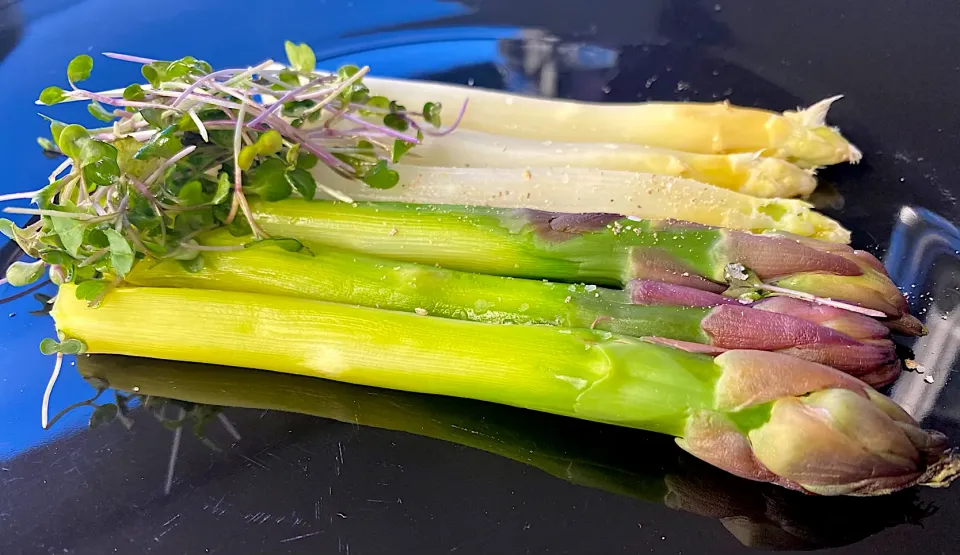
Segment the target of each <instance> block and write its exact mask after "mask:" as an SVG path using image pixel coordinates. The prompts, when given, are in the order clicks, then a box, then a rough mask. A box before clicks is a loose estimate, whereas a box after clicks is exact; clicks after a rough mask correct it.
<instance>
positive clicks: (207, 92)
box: [0, 42, 462, 428]
mask: <svg viewBox="0 0 960 555" xmlns="http://www.w3.org/2000/svg"><path fill="white" fill-rule="evenodd" d="M285 48H286V52H287V57H288V63H289V67H287V68H283V69H277V68H276V64H275V63H274V62H273V60H265V61H263V62H261V63H259V64H257V65H254V66H250V67H247V68H232V69H222V70H218V71H214V69H213V68H212V67H211V66H210V64H208V63H207V62H205V61H203V60H199V59H197V58H194V57H192V56H186V57H183V58H180V59H179V60H173V61H164V60H153V59H149V58H142V57H138V56H130V55H126V54H116V53H105V54H104V55H105V56H106V57H108V58H112V59H116V60H121V61H127V62H133V63H138V64H141V65H142V67H141V73H142V75H143V77H144V79H145V80H146V81H147V83H146V84H141V83H133V84H130V85H128V86H126V87H124V88H120V89H114V90H106V91H91V90H86V89H84V88H82V87H81V86H80V84H81V83H83V82H84V81H86V80H87V79H88V78H89V77H90V75H91V73H92V71H93V69H94V60H93V58H91V57H90V56H88V55H86V54H83V55H80V56H77V57H76V58H74V59H73V60H72V61H70V63H69V64H68V65H67V72H66V73H67V75H66V77H67V83H68V85H69V88H66V89H65V88H62V87H60V86H50V87H47V88H46V89H44V90H43V91H41V92H40V96H39V99H38V100H37V104H41V105H44V106H52V105H55V104H60V103H63V102H75V101H85V102H88V103H89V104H88V112H89V113H90V115H91V116H93V117H94V118H95V119H96V120H98V121H100V122H102V123H103V124H104V125H103V126H101V127H97V128H86V127H84V126H82V125H78V124H66V123H62V122H60V121H57V120H54V119H51V118H49V117H47V116H42V117H44V118H45V119H47V120H48V121H49V122H50V137H49V138H46V137H44V138H39V139H37V143H38V144H39V146H40V147H41V148H42V149H43V152H44V154H45V155H46V156H48V157H54V158H59V157H64V158H65V159H64V160H63V162H62V163H61V164H60V165H59V167H57V169H55V170H54V171H53V173H51V174H50V176H49V179H48V183H47V184H46V186H44V187H42V188H40V189H37V190H34V191H28V192H23V193H13V194H6V195H0V202H8V201H16V200H31V201H32V202H33V204H34V205H35V207H30V208H25V207H8V208H6V209H5V211H6V212H8V213H12V214H26V215H31V216H34V219H33V220H31V223H29V224H27V225H25V226H24V227H19V226H18V225H16V224H15V223H14V222H12V221H10V220H6V219H0V233H2V234H3V235H5V236H7V237H8V238H10V239H11V240H12V241H15V242H16V243H17V245H19V247H20V248H21V249H22V250H23V252H24V253H26V255H27V256H29V257H31V258H32V259H33V261H17V262H15V263H13V264H12V265H11V266H10V267H9V268H7V270H6V275H5V276H3V278H2V281H0V285H3V284H9V285H13V286H24V285H29V284H32V283H35V282H38V281H40V278H41V277H42V276H43V274H44V273H48V274H49V276H50V281H52V282H53V283H55V284H57V285H61V284H63V283H76V284H77V288H76V293H75V294H76V296H77V298H79V299H82V300H85V301H87V302H88V303H89V305H90V306H92V307H96V306H98V305H99V304H100V303H101V302H102V301H103V300H104V298H105V296H106V295H107V293H108V292H109V291H111V290H112V289H114V288H115V287H118V286H120V285H121V284H122V283H123V280H124V277H125V276H126V275H127V274H128V273H129V272H130V271H131V270H133V268H134V266H135V265H136V264H137V263H139V262H141V261H144V260H152V261H158V260H163V259H173V260H177V261H179V262H180V263H181V264H182V265H183V267H184V268H186V269H187V270H188V271H191V272H199V271H201V270H202V269H203V267H204V263H203V254H202V253H203V252H204V251H205V250H216V249H222V248H224V247H215V246H204V245H200V244H198V243H197V241H196V240H195V239H194V238H195V237H196V236H197V235H199V234H200V233H202V232H205V231H210V230H213V229H215V228H217V227H221V226H226V227H228V228H229V229H230V231H231V232H232V233H234V234H235V235H238V236H242V235H249V234H252V235H253V238H252V240H251V241H250V242H248V243H246V244H243V245H240V246H237V247H228V248H239V249H243V248H252V247H262V246H273V247H279V248H281V249H284V250H287V251H290V252H295V253H301V254H304V255H312V253H311V252H310V250H309V249H308V248H307V247H306V246H304V245H303V244H301V243H300V242H299V241H296V240H294V239H288V238H284V237H267V235H266V234H265V233H264V232H263V231H262V230H261V229H260V226H258V225H257V222H256V220H255V219H254V217H253V214H252V212H251V210H250V207H249V203H248V201H247V196H248V195H256V196H259V197H260V198H262V199H263V200H265V201H277V200H282V199H285V198H287V197H290V196H292V195H299V196H301V197H303V198H307V199H312V198H313V197H314V195H315V194H316V191H317V189H320V190H322V191H324V192H325V193H327V194H329V195H331V196H333V197H334V198H336V199H338V200H342V201H350V197H348V196H346V195H344V194H343V193H341V192H339V191H336V190H334V189H331V188H330V187H328V186H325V185H323V184H321V183H317V182H316V180H315V178H314V177H313V175H312V174H311V172H310V169H311V168H312V167H313V166H315V165H316V164H318V163H321V162H322V163H324V164H326V165H328V166H330V167H331V168H333V169H334V170H335V171H336V172H338V173H339V174H341V175H343V176H344V177H347V178H349V179H356V180H361V181H362V182H364V183H366V184H368V185H369V186H370V187H373V188H377V189H387V188H390V187H393V186H394V185H396V184H397V182H398V180H399V176H398V175H397V172H396V171H395V170H393V169H391V168H390V167H389V164H392V163H394V162H397V161H398V160H399V159H400V158H401V157H402V156H403V155H404V154H405V153H407V152H408V151H409V150H410V149H411V148H413V147H414V146H416V145H417V144H419V143H420V142H421V141H422V139H423V130H424V129H426V128H429V127H433V128H436V129H439V128H440V104H439V103H435V102H428V103H426V104H425V105H424V106H423V109H422V111H421V112H408V111H407V109H406V108H405V107H403V106H401V105H399V104H397V103H396V102H393V101H391V100H390V99H388V98H386V97H382V96H374V95H371V94H370V91H369V90H368V89H367V87H366V86H364V84H363V77H364V76H365V75H366V74H367V72H368V71H369V68H368V67H362V68H361V67H356V66H352V65H348V66H343V67H341V68H339V69H338V70H337V71H336V72H334V73H330V74H318V73H314V70H315V66H316V55H315V54H314V52H313V50H312V49H311V48H310V47H309V46H307V45H305V44H294V43H291V42H287V43H286V45H285ZM461 115H462V110H461ZM458 121H459V118H458ZM430 132H431V133H434V132H433V131H430ZM435 133H436V134H439V133H443V131H441V132H435ZM46 283H48V282H46V281H43V282H42V283H41V284H40V285H37V286H34V287H33V288H31V289H30V290H28V291H26V292H24V293H22V294H21V295H23V294H28V293H30V292H32V291H33V290H34V289H36V288H38V287H40V286H42V285H45V284H46ZM21 295H16V296H15V297H17V296H21ZM61 340H62V341H60V342H57V341H54V340H52V339H49V340H45V341H44V342H43V343H42V344H41V350H42V351H43V352H44V354H50V355H55V356H56V366H55V369H54V372H53V375H52V376H51V377H50V382H49V383H48V384H47V388H46V390H45V393H44V399H43V408H42V411H41V412H42V415H41V418H42V425H43V426H44V427H45V428H46V427H47V426H48V424H49V421H48V413H47V407H48V404H49V398H50V393H51V391H52V389H53V386H54V384H55V382H56V380H57V376H58V375H59V372H60V368H61V366H62V364H63V357H64V356H65V355H76V354H81V353H82V352H83V351H84V350H85V349H86V347H85V345H83V344H82V343H80V342H79V341H77V340H75V339H64V338H62V337H61ZM103 410H104V411H109V410H110V409H109V408H108V409H103ZM97 414H98V415H99V416H98V417H97V418H98V419H100V418H101V417H103V418H108V417H109V416H110V414H114V412H110V414H107V413H106V412H101V413H97ZM98 421H99V420H98Z"/></svg>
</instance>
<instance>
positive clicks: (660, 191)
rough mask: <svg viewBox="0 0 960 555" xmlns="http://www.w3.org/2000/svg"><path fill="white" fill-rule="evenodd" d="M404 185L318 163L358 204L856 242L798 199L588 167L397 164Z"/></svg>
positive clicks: (325, 179)
mask: <svg viewBox="0 0 960 555" xmlns="http://www.w3.org/2000/svg"><path fill="white" fill-rule="evenodd" d="M394 169H396V170H397V172H398V173H399V174H400V183H399V184H398V185H397V186H396V187H394V188H392V189H387V190H383V189H373V188H370V187H369V186H367V185H366V184H364V183H362V182H359V181H353V180H348V179H345V178H343V177H341V176H340V175H339V174H337V173H335V172H334V171H332V170H330V169H329V168H328V167H327V166H324V165H317V166H316V167H315V168H314V169H313V170H312V171H313V174H314V177H316V178H317V182H318V183H320V184H322V185H325V186H327V187H329V188H331V189H335V190H337V191H340V192H342V193H345V194H346V195H347V196H349V197H350V198H351V199H352V200H356V201H367V200H369V201H384V202H412V203H418V204H466V205H476V206H494V207H501V208H533V209H538V210H548V211H553V212H613V213H617V214H623V215H625V216H635V217H638V218H645V219H652V220H669V219H675V220H684V221H688V222H694V223H699V224H704V225H710V226H717V227H726V228H730V229H740V230H746V231H754V232H763V231H785V232H789V233H793V234H795V235H800V236H804V237H813V238H816V239H822V240H825V241H833V242H838V243H848V242H849V241H850V232H849V231H847V230H846V229H844V228H843V226H841V225H840V224H839V223H838V222H836V221H834V220H832V219H830V218H828V217H826V216H824V215H822V214H820V213H818V212H816V211H814V210H813V209H812V207H811V206H810V205H809V204H808V203H806V202H803V201H800V200H794V199H759V198H756V197H751V196H749V195H744V194H742V193H737V192H735V191H729V190H727V189H721V188H719V187H714V186H711V185H706V184H704V183H700V182H699V181H693V180H690V179H681V178H675V177H666V176H662V175H653V174H649V173H633V172H622V171H605V170H592V169H586V168H535V169H531V170H525V169H522V168H510V169H507V168H437V167H418V166H411V165H408V164H396V165H394Z"/></svg>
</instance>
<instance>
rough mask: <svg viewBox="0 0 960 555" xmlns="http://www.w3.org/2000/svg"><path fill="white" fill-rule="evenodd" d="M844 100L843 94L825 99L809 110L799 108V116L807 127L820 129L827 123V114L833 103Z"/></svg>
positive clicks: (811, 106)
mask: <svg viewBox="0 0 960 555" xmlns="http://www.w3.org/2000/svg"><path fill="white" fill-rule="evenodd" d="M841 98H843V95H842V94H838V95H835V96H831V97H830V98H824V99H823V100H821V101H820V102H817V103H815V104H811V105H810V106H809V107H807V108H798V109H797V115H798V116H799V118H800V121H801V122H802V123H803V125H804V126H805V127H820V126H821V125H826V123H827V112H829V111H830V107H831V106H833V103H834V102H836V101H838V100H840V99H841Z"/></svg>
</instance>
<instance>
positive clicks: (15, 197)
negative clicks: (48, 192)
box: [0, 189, 40, 202]
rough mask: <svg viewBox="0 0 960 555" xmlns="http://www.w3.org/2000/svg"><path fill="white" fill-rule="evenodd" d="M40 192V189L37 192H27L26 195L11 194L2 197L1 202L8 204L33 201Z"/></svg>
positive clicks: (0, 196) (0, 197)
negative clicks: (11, 201)
mask: <svg viewBox="0 0 960 555" xmlns="http://www.w3.org/2000/svg"><path fill="white" fill-rule="evenodd" d="M39 192H40V189H38V190H36V191H27V192H25V193H10V194H7V195H0V202H7V201H9V200H21V199H32V198H33V197H34V196H36V194H37V193H39Z"/></svg>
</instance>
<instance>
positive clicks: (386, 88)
mask: <svg viewBox="0 0 960 555" xmlns="http://www.w3.org/2000/svg"><path fill="white" fill-rule="evenodd" d="M365 82H366V84H367V86H369V87H370V90H371V91H372V92H374V93H376V94H380V95H385V96H388V97H390V98H395V99H397V101H398V102H400V103H401V104H404V105H407V106H423V104H424V103H425V102H431V101H433V102H438V101H439V102H441V103H443V104H445V105H447V106H459V105H460V104H462V103H463V102H464V100H466V99H469V100H470V108H469V110H467V111H466V113H465V114H464V115H463V119H462V121H461V126H462V127H465V128H467V129H474V130H477V131H483V132H486V133H493V134H498V135H505V136H514V137H524V138H530V139H538V140H554V141H581V142H621V143H634V144H640V145H648V146H657V147H662V148H669V149H673V150H684V151H687V152H699V153H703V154H715V153H735V152H761V153H763V154H764V155H767V156H776V157H779V158H784V159H787V160H790V161H793V162H795V163H797V164H799V165H802V166H805V167H817V166H826V165H830V164H837V163H840V162H854V163H855V162H858V161H859V160H860V157H861V154H860V151H859V150H857V148H856V147H855V146H853V145H852V144H850V142H848V141H847V140H846V139H844V138H843V136H842V135H840V133H839V132H838V131H837V130H835V129H833V128H830V127H827V126H826V124H825V120H826V116H827V111H828V110H829V109H830V106H831V105H832V104H833V103H834V102H835V101H836V100H838V99H839V98H840V97H839V96H836V97H833V98H828V99H826V100H822V101H820V102H818V103H816V104H814V105H812V106H810V107H809V108H807V109H804V110H798V111H796V112H794V111H788V112H784V113H783V114H777V113H774V112H768V111H765V110H757V109H752V108H741V107H736V106H732V105H731V104H730V103H729V102H719V103H714V104H706V103H695V102H684V103H669V102H647V103H637V104H594V103H585V102H571V101H564V100H551V99H542V98H533V97H528V96H520V95H515V94H509V93H503V92H497V91H492V90H485V89H479V88H473V87H462V86H457V85H448V84H441V83H429V82H423V81H409V80H403V79H383V78H374V77H368V78H367V79H366V80H365Z"/></svg>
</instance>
